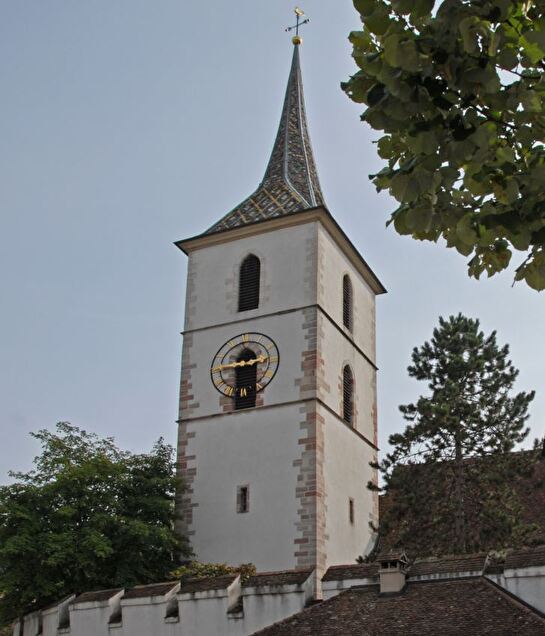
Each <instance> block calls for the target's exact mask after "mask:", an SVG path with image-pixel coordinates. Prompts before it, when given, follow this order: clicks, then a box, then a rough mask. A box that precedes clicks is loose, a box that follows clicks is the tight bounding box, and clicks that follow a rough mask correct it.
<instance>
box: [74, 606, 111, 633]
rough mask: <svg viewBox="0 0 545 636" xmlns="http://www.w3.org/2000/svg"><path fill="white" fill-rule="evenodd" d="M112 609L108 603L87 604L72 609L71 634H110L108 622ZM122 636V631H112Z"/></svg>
mask: <svg viewBox="0 0 545 636" xmlns="http://www.w3.org/2000/svg"><path fill="white" fill-rule="evenodd" d="M111 615H112V608H111V606H110V605H109V604H108V603H85V604H81V605H72V606H71V607H70V634H76V635H77V636H93V635H96V636H99V635H101V634H108V631H109V629H108V621H109V620H110V616H111ZM111 631H112V633H113V634H116V636H121V634H120V630H119V629H118V630H115V631H114V630H111Z"/></svg>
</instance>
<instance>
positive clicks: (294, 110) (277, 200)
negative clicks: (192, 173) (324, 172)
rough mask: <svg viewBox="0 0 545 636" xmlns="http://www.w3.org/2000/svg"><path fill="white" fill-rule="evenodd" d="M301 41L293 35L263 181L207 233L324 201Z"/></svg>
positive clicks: (270, 217) (321, 203)
mask: <svg viewBox="0 0 545 636" xmlns="http://www.w3.org/2000/svg"><path fill="white" fill-rule="evenodd" d="M300 43H301V39H300V38H294V45H295V46H294V51H293V60H292V63H291V70H290V76H289V79H288V87H287V89H286V97H285V99H284V107H283V109H282V117H281V118H280V126H279V127H278V133H277V135H276V141H275V143H274V147H273V151H272V154H271V158H270V160H269V164H268V166H267V170H266V171H265V176H264V177H263V181H262V182H261V184H260V185H259V187H258V188H257V190H256V191H255V192H254V193H253V194H252V195H251V196H250V197H248V198H247V199H246V200H245V201H243V202H242V203H241V204H240V205H238V206H237V207H236V208H235V209H234V210H232V211H231V212H229V214H227V215H226V216H224V217H223V218H222V219H221V220H220V221H218V223H216V224H215V225H213V226H212V227H211V228H210V229H209V230H208V231H207V234H212V233H214V232H219V231H221V230H227V229H231V228H234V227H239V226H242V225H248V224H250V223H255V222H256V221H262V220H265V219H272V218H275V217H278V216H284V215H286V214H291V213H292V212H299V211H302V210H307V209H310V208H314V207H317V206H319V205H323V204H324V199H323V195H322V191H321V189H320V182H319V180H318V173H317V171H316V164H315V162H314V156H313V154H312V147H311V144H310V136H309V133H308V125H307V118H306V113H305V100H304V95H303V80H302V77H301V66H300V62H299V45H300Z"/></svg>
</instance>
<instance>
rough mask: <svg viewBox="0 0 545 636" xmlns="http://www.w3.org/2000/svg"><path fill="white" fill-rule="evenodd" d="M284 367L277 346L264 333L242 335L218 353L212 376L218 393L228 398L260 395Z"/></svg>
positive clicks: (213, 363)
mask: <svg viewBox="0 0 545 636" xmlns="http://www.w3.org/2000/svg"><path fill="white" fill-rule="evenodd" d="M279 363H280V356H279V353H278V347H277V346H276V343H275V342H274V341H273V340H272V339H271V338H269V337H268V336H265V335H264V334H262V333H252V332H250V333H242V334H240V335H238V336H235V337H234V338H231V340H229V341H228V342H226V343H225V344H224V345H223V346H222V347H221V348H220V350H219V351H218V352H217V353H216V355H215V356H214V358H213V360H212V364H211V367H210V376H211V378H212V382H213V384H214V386H215V387H216V389H217V390H218V391H219V392H220V393H223V395H226V396H228V397H232V398H234V397H245V396H246V395H248V394H250V393H258V392H259V391H263V389H264V388H265V387H266V386H267V385H268V384H269V382H270V381H271V380H272V379H273V378H274V376H275V375H276V372H277V370H278V365H279Z"/></svg>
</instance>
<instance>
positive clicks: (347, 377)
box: [343, 365, 354, 425]
mask: <svg viewBox="0 0 545 636" xmlns="http://www.w3.org/2000/svg"><path fill="white" fill-rule="evenodd" d="M343 420H344V421H345V422H346V423H347V424H350V425H352V424H353V422H354V377H353V375H352V369H351V368H350V367H349V366H348V365H346V366H345V367H344V369H343Z"/></svg>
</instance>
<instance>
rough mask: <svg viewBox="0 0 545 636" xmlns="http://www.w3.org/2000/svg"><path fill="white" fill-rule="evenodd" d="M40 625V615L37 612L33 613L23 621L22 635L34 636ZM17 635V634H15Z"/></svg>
mask: <svg viewBox="0 0 545 636" xmlns="http://www.w3.org/2000/svg"><path fill="white" fill-rule="evenodd" d="M39 625H40V615H39V613H38V612H34V613H33V614H28V615H27V616H25V619H24V633H25V635H26V634H32V636H36V634H37V633H38V629H39ZM15 633H17V632H15Z"/></svg>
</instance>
